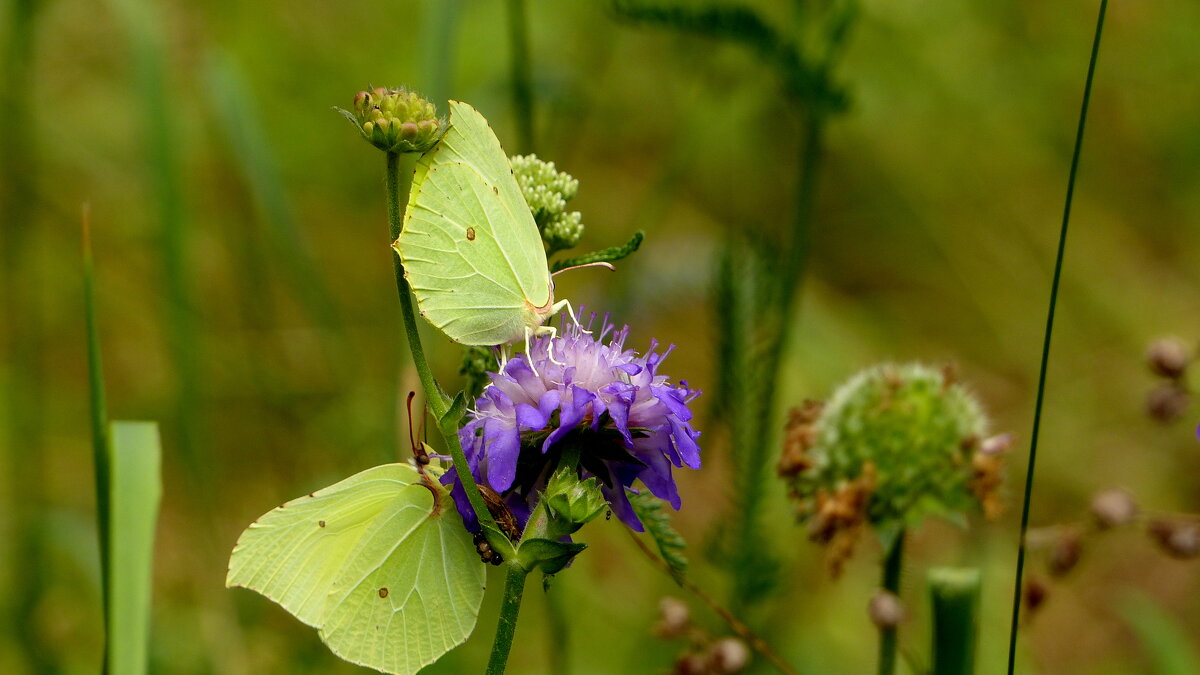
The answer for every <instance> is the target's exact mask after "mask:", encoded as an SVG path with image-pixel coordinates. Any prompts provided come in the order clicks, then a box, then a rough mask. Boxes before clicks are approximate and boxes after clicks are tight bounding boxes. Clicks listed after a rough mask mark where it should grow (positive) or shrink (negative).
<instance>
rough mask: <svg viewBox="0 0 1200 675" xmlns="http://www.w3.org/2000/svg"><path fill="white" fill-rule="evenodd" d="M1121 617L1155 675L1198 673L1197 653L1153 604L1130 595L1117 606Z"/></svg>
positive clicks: (1142, 598) (1141, 597) (1190, 643)
mask: <svg viewBox="0 0 1200 675" xmlns="http://www.w3.org/2000/svg"><path fill="white" fill-rule="evenodd" d="M1121 614H1122V616H1124V617H1125V620H1126V621H1128V622H1129V625H1130V627H1131V628H1133V632H1134V633H1135V634H1136V635H1137V637H1138V641H1139V642H1141V643H1142V648H1143V649H1144V650H1145V652H1146V654H1147V655H1148V656H1149V657H1150V662H1151V663H1152V664H1154V669H1153V670H1152V671H1151V672H1154V673H1156V674H1157V675H1195V673H1200V653H1197V652H1196V648H1195V646H1194V645H1193V644H1192V642H1191V638H1189V635H1188V633H1186V632H1184V630H1182V629H1181V627H1180V625H1179V624H1178V623H1177V622H1176V621H1175V619H1174V618H1173V617H1172V616H1171V615H1170V614H1168V613H1167V612H1166V611H1165V610H1164V609H1163V608H1161V607H1159V606H1158V605H1157V604H1155V602H1154V601H1153V600H1151V599H1150V598H1148V597H1146V596H1145V595H1141V594H1131V595H1130V596H1129V597H1128V598H1125V599H1124V601H1123V602H1122V603H1121Z"/></svg>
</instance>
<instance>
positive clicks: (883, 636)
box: [878, 530, 904, 675]
mask: <svg viewBox="0 0 1200 675" xmlns="http://www.w3.org/2000/svg"><path fill="white" fill-rule="evenodd" d="M903 564H904V530H900V533H899V534H898V535H896V541H895V542H894V543H893V544H892V547H891V550H889V551H888V553H887V558H885V559H884V561H883V590H885V591H887V592H889V593H891V594H892V595H895V596H896V597H899V596H900V570H901V567H902V566H903ZM878 672H879V675H892V673H894V672H896V627H895V626H891V627H888V628H881V629H880V630H879V671H878Z"/></svg>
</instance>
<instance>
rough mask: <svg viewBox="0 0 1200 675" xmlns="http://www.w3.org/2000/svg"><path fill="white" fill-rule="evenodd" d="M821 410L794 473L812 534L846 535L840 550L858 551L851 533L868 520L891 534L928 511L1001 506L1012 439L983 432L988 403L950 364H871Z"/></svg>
mask: <svg viewBox="0 0 1200 675" xmlns="http://www.w3.org/2000/svg"><path fill="white" fill-rule="evenodd" d="M812 417H813V418H814V419H812V420H806V428H807V429H808V431H807V432H806V435H805V439H806V442H805V443H803V444H802V446H803V447H802V448H801V450H802V454H803V457H802V459H803V460H804V461H802V462H793V464H795V466H796V469H797V471H796V472H795V473H794V474H790V475H787V476H786V477H787V479H788V480H789V481H790V482H791V486H792V495H793V496H794V497H795V498H796V499H797V500H798V501H799V502H800V510H799V515H800V518H801V520H802V521H805V522H808V523H809V531H810V536H812V538H814V539H815V540H818V541H822V542H832V543H839V546H838V548H839V549H840V552H839V553H838V555H840V556H843V557H844V556H848V555H849V552H850V550H852V544H851V546H849V547H848V546H847V542H845V541H842V540H843V539H844V538H845V536H849V537H850V538H853V537H854V536H856V531H857V529H858V528H859V527H860V526H861V525H864V524H866V525H870V526H872V527H874V528H875V529H876V531H877V532H878V533H879V534H880V535H881V536H884V537H885V539H886V537H887V536H888V535H889V534H894V533H896V532H898V531H899V530H900V528H903V527H906V526H915V525H917V524H918V523H919V522H920V519H921V518H922V517H923V516H924V515H926V514H931V513H933V514H938V515H942V516H946V517H949V518H951V519H954V520H962V519H963V517H964V514H965V512H966V511H968V510H972V511H974V510H980V509H985V510H987V511H988V512H989V514H991V513H992V512H995V511H998V504H997V503H996V494H995V493H996V491H997V489H998V486H999V482H1000V475H1001V474H1000V469H1001V467H1000V464H999V459H1000V456H1001V455H1002V454H1003V451H1004V448H1005V447H1006V445H1007V441H1008V439H1007V437H997V438H996V439H989V440H988V441H983V440H982V439H983V438H984V435H985V433H986V431H987V420H986V418H985V416H984V413H983V410H982V408H981V407H980V405H979V403H978V401H977V400H976V399H975V397H974V396H973V395H972V394H971V392H969V391H968V390H967V389H966V388H965V387H963V386H962V385H961V384H958V383H957V382H955V381H954V378H953V375H952V374H951V373H950V372H949V371H948V370H938V369H935V368H930V367H928V366H924V365H920V364H907V365H892V364H886V365H880V366H876V367H874V368H870V369H868V370H866V371H863V372H861V373H859V374H858V375H855V376H854V377H852V378H851V379H850V380H849V381H848V382H846V383H845V384H843V385H842V386H841V387H840V388H839V389H838V390H837V391H836V392H835V393H834V395H833V397H832V398H831V399H830V400H829V402H828V403H827V404H826V405H825V406H824V407H823V408H819V407H815V406H813V407H812ZM794 450H795V449H794V448H793V451H794ZM793 459H795V458H793ZM789 466H790V465H789ZM839 535H845V536H839ZM831 562H833V563H834V564H835V565H836V564H838V563H840V561H831Z"/></svg>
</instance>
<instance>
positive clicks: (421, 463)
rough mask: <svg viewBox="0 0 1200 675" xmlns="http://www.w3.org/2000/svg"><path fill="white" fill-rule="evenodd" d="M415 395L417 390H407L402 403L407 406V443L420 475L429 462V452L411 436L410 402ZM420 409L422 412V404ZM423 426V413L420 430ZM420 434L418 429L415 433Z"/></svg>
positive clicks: (411, 414)
mask: <svg viewBox="0 0 1200 675" xmlns="http://www.w3.org/2000/svg"><path fill="white" fill-rule="evenodd" d="M416 396H417V392H415V391H410V392H408V400H407V401H405V402H404V405H405V406H406V407H407V408H408V443H409V445H411V446H412V453H413V459H415V460H416V462H417V471H420V472H421V475H425V466H426V465H428V464H429V453H427V452H425V446H424V445H417V439H416V437H415V436H413V413H412V402H413V399H414V398H416ZM421 410H422V412H424V406H422V408H421ZM424 427H425V419H424V415H422V419H421V430H422V431H424ZM420 434H421V432H420V431H418V432H417V435H418V436H419V435H420Z"/></svg>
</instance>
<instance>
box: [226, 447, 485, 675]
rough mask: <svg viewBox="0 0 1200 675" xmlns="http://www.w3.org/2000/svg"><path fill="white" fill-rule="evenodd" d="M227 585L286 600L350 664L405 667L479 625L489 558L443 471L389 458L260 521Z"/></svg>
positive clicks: (425, 661) (421, 663)
mask: <svg viewBox="0 0 1200 675" xmlns="http://www.w3.org/2000/svg"><path fill="white" fill-rule="evenodd" d="M225 584H226V585H227V586H241V587H244V588H248V589H250V590H253V591H256V592H258V593H261V594H262V595H264V596H266V597H267V598H269V599H271V600H273V601H275V602H277V603H278V604H279V605H281V606H282V607H283V608H284V609H286V610H287V611H289V612H291V613H292V614H293V615H295V617H296V618H298V619H300V620H301V621H303V622H304V623H306V624H308V625H310V626H313V627H315V628H316V629H317V630H318V631H319V633H320V636H321V639H322V640H323V641H324V642H325V644H326V645H328V646H329V648H330V650H332V651H333V652H334V653H335V654H337V655H338V656H340V657H341V658H343V659H345V660H347V661H350V662H351V663H356V664H358V665H362V666H366V667H368V668H374V669H376V670H379V671H382V672H385V673H402V674H407V673H416V672H417V671H418V670H420V669H421V668H423V667H425V666H427V665H429V664H430V663H433V662H434V661H436V660H437V659H438V658H439V657H441V656H442V655H443V654H445V653H446V652H448V651H450V650H451V649H453V648H454V647H456V646H458V645H460V644H462V643H463V642H464V641H465V640H466V639H467V637H468V636H470V634H471V632H472V631H473V630H474V628H475V621H476V619H477V618H478V615H479V605H480V603H481V602H482V601H483V591H484V565H483V563H482V562H480V560H479V555H478V553H477V552H476V550H475V546H474V544H473V542H472V539H471V535H470V534H469V533H468V532H467V530H466V528H465V527H464V526H463V522H462V518H461V517H460V516H459V514H458V511H457V510H456V509H455V508H454V505H453V502H452V501H451V498H450V494H449V492H448V490H447V489H446V488H445V487H443V486H442V485H440V484H438V482H437V480H436V470H435V469H433V468H432V467H425V468H424V472H418V470H417V469H415V468H413V467H412V466H411V465H408V464H385V465H383V466H377V467H375V468H372V469H367V470H366V471H363V472H362V473H359V474H356V475H354V476H351V477H350V478H347V479H345V480H343V481H341V482H340V483H336V484H334V485H331V486H329V487H327V488H324V489H321V490H318V491H316V492H314V493H312V494H310V495H308V496H306V497H301V498H299V499H294V500H292V501H290V502H287V503H286V504H284V505H283V506H279V507H277V508H275V509H273V510H272V511H270V512H268V513H266V514H264V515H263V516H262V517H260V518H259V519H258V520H256V521H254V523H252V524H251V525H250V527H249V528H248V529H246V531H245V532H243V533H242V535H241V537H240V538H239V539H238V542H237V546H236V547H234V549H233V554H232V556H231V557H230V559H229V575H228V577H227V578H226V580H225Z"/></svg>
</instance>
